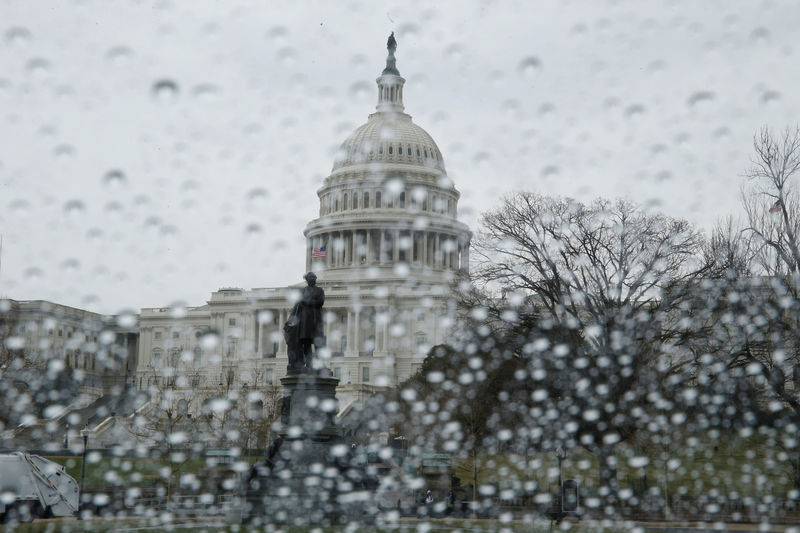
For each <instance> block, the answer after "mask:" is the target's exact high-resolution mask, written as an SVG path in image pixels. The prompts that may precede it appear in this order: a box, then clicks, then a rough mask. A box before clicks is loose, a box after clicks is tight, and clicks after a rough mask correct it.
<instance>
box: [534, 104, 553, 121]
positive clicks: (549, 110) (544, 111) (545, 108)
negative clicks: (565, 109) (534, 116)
mask: <svg viewBox="0 0 800 533" xmlns="http://www.w3.org/2000/svg"><path fill="white" fill-rule="evenodd" d="M555 110H556V106H554V105H553V104H551V103H550V102H545V103H543V104H542V105H540V106H539V110H538V111H537V112H538V113H539V116H540V117H542V118H544V117H546V116H549V115H551V114H553V113H554V112H555Z"/></svg>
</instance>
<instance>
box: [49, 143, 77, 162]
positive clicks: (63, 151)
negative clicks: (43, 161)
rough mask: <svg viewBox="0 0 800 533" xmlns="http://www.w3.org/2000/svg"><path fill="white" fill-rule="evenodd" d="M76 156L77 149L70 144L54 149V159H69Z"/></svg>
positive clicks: (60, 145)
mask: <svg viewBox="0 0 800 533" xmlns="http://www.w3.org/2000/svg"><path fill="white" fill-rule="evenodd" d="M74 155H75V149H74V148H73V147H72V146H70V145H68V144H59V145H58V146H56V147H55V148H53V157H55V158H57V159H68V158H70V157H72V156H74Z"/></svg>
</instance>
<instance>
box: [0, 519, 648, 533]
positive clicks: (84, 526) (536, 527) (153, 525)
mask: <svg viewBox="0 0 800 533" xmlns="http://www.w3.org/2000/svg"><path fill="white" fill-rule="evenodd" d="M632 525H633V524H631V525H630V526H629V527H622V526H614V527H601V526H597V525H593V524H581V523H576V524H567V523H565V524H564V525H563V527H562V528H559V526H554V527H553V528H552V529H551V527H550V523H549V522H548V521H541V522H535V523H533V524H530V523H521V522H511V523H507V524H501V523H499V522H497V521H490V520H454V519H447V520H444V519H443V520H430V521H420V520H408V521H403V522H401V523H398V524H395V525H390V526H361V527H350V526H331V527H319V526H302V527H296V526H275V527H274V528H252V530H253V531H271V532H274V533H279V532H280V533H345V532H346V533H370V532H386V533H412V532H419V531H426V532H428V533H445V532H447V533H453V532H454V531H463V532H473V533H477V532H482V531H503V532H506V533H523V532H525V533H539V532H541V533H544V532H550V531H559V530H560V529H563V530H564V531H567V530H569V531H570V532H572V533H615V532H621V531H630V529H631V526H632ZM0 528H2V526H0ZM250 530H251V529H249V528H247V527H245V526H236V525H226V524H222V523H219V522H213V523H209V522H202V521H190V520H176V521H174V522H171V523H166V524H165V523H161V522H159V521H158V520H155V519H132V518H128V519H114V520H87V521H79V520H51V521H43V522H35V523H33V524H20V525H18V526H16V527H14V528H10V527H8V528H6V529H0V531H3V532H5V531H8V532H12V531H13V532H14V533H83V532H98V533H108V532H112V531H113V532H114V533H125V532H128V531H130V532H133V531H148V532H162V531H163V532H189V531H196V532H209V533H211V532H214V533H223V532H224V533H241V532H245V531H250Z"/></svg>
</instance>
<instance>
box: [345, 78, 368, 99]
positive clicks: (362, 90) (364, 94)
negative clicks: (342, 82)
mask: <svg viewBox="0 0 800 533" xmlns="http://www.w3.org/2000/svg"><path fill="white" fill-rule="evenodd" d="M371 94H372V87H371V86H370V85H369V84H368V83H367V82H364V81H358V82H356V83H354V84H352V85H351V86H350V96H352V97H353V98H355V99H356V100H365V99H367V98H369V96H370V95H371Z"/></svg>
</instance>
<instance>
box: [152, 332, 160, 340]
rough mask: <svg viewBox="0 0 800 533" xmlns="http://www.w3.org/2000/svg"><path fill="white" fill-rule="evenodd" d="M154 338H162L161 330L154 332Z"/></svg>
mask: <svg viewBox="0 0 800 533" xmlns="http://www.w3.org/2000/svg"><path fill="white" fill-rule="evenodd" d="M153 338H154V339H156V340H158V339H160V338H161V332H160V331H156V332H154V333H153Z"/></svg>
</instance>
